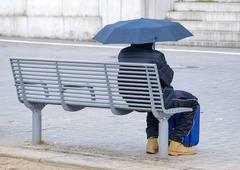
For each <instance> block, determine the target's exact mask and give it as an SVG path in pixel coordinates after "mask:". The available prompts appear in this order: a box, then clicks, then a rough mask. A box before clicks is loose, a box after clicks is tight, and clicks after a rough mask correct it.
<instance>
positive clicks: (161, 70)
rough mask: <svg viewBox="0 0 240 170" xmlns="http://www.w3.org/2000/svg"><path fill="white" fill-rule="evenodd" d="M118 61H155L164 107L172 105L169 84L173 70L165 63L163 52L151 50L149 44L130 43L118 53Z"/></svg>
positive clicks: (171, 93) (172, 90) (171, 92)
mask: <svg viewBox="0 0 240 170" xmlns="http://www.w3.org/2000/svg"><path fill="white" fill-rule="evenodd" d="M118 61H119V62H134V63H155V64H156V65H157V68H158V74H159V77H160V82H161V86H162V91H163V94H164V95H163V98H164V105H165V107H166V108H169V107H170V106H172V98H173V93H174V89H173V87H172V86H171V85H170V84H171V82H172V80H173V75H174V72H173V70H172V69H171V68H170V66H169V65H168V64H167V62H166V60H165V56H164V54H163V53H161V52H159V51H156V50H153V49H152V48H151V44H150V45H149V44H148V45H147V44H145V45H143V44H142V45H131V46H130V47H127V48H124V49H122V50H121V51H120V53H119V55H118Z"/></svg>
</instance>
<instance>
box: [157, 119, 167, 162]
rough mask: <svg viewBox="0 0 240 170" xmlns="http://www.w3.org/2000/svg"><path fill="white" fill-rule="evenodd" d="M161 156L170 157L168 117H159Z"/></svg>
mask: <svg viewBox="0 0 240 170" xmlns="http://www.w3.org/2000/svg"><path fill="white" fill-rule="evenodd" d="M158 140H159V156H160V158H167V157H168V119H166V118H163V119H159V137H158Z"/></svg>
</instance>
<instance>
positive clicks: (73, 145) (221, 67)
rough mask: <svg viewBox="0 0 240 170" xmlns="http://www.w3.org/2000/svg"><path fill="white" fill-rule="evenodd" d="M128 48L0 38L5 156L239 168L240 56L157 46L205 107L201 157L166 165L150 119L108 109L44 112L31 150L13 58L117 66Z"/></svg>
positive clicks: (117, 165)
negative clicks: (152, 144) (155, 151)
mask: <svg viewBox="0 0 240 170" xmlns="http://www.w3.org/2000/svg"><path fill="white" fill-rule="evenodd" d="M123 47H124V46H123V45H121V46H118V45H114V46H106V45H105V46H104V45H101V44H98V43H94V42H72V41H62V40H47V39H41V40H40V39H24V38H7V37H0V77H1V78H0V90H1V93H0V103H1V104H0V156H13V157H21V158H25V159H33V160H38V161H42V162H44V161H46V162H56V163H62V164H70V165H74V166H89V167H98V168H102V169H139V168H140V169H160V168H162V169H164V168H165V169H226V170H227V169H228V170H230V169H231V170H232V169H233V170H235V169H238V168H239V167H240V147H238V145H239V143H240V123H239V122H240V116H239V114H240V112H239V110H240V104H239V103H240V86H239V84H240V49H236V48H233V49H231V48H198V47H181V46H161V45H157V50H160V51H162V52H163V53H165V56H166V60H167V61H168V64H169V65H170V66H171V67H172V68H173V69H174V72H175V77H174V81H173V86H174V87H175V89H181V90H186V91H189V92H191V93H193V94H194V95H195V96H197V97H198V99H199V102H200V104H201V120H200V121H201V123H200V142H199V145H197V149H198V153H197V154H196V155H191V156H179V157H169V158H168V159H160V158H159V157H158V155H147V154H146V153H145V145H146V134H145V128H146V120H145V119H146V114H145V113H137V112H133V113H131V114H129V115H125V116H116V115H113V114H112V113H111V112H110V110H109V109H99V108H98V109H97V108H85V109H83V110H81V111H77V112H67V111H64V110H63V109H62V108H61V106H53V105H48V106H46V107H45V108H44V109H43V111H42V113H43V115H42V128H43V130H42V135H43V144H42V145H37V146H33V145H31V137H32V136H31V123H32V122H31V119H32V117H31V111H30V110H29V109H27V108H26V107H25V106H24V105H23V104H21V103H20V102H18V100H17V96H16V89H15V87H14V82H13V77H12V72H11V68H10V64H9V58H10V57H31V58H59V59H74V60H94V61H98V60H105V61H117V55H118V53H119V51H120V50H121V48H123Z"/></svg>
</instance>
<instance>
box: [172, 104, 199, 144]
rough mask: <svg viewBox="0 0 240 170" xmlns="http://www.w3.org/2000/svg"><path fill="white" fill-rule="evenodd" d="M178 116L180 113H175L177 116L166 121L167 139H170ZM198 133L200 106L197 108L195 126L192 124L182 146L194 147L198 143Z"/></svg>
mask: <svg viewBox="0 0 240 170" xmlns="http://www.w3.org/2000/svg"><path fill="white" fill-rule="evenodd" d="M182 114H184V113H182ZM179 116H180V113H177V114H175V115H173V116H171V117H170V118H169V120H168V123H169V137H170V134H171V131H172V129H173V128H174V127H175V124H176V122H177V121H178V118H179ZM199 133H200V105H199V106H198V108H197V111H196V118H195V124H194V126H193V128H192V130H191V132H190V134H189V135H188V136H187V137H186V138H185V139H184V141H183V145H185V146H187V147H191V146H196V145H197V144H198V143H199Z"/></svg>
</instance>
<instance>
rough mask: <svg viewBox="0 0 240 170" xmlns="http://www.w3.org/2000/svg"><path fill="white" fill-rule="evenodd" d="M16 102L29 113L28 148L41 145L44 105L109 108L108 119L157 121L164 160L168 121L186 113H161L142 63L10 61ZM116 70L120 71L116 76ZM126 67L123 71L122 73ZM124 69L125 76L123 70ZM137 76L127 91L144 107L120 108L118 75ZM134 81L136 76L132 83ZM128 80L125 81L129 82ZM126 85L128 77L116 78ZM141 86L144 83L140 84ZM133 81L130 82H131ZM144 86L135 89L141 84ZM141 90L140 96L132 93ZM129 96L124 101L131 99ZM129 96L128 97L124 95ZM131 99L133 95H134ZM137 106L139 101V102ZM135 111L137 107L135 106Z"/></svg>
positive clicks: (151, 67) (158, 95)
mask: <svg viewBox="0 0 240 170" xmlns="http://www.w3.org/2000/svg"><path fill="white" fill-rule="evenodd" d="M10 63H11V67H12V72H13V77H14V81H15V86H16V90H17V96H18V100H19V101H20V102H22V103H24V105H25V106H26V107H27V108H29V109H30V110H31V111H32V143H33V144H40V143H41V140H42V113H41V111H42V109H43V108H44V107H45V106H46V105H47V104H55V105H62V107H63V109H64V110H66V111H78V110H81V109H83V108H85V107H98V108H110V110H111V111H112V113H113V114H116V115H125V114H128V113H130V112H132V111H139V112H150V111H151V112H153V114H154V116H155V117H156V118H157V119H158V120H159V155H160V157H161V158H166V157H168V119H169V118H170V117H171V116H172V115H174V114H176V113H182V112H189V111H192V109H191V108H183V107H181V108H180V107H179V108H171V109H165V108H164V104H163V102H164V101H163V94H162V89H161V85H160V81H159V75H158V71H157V66H156V65H155V64H147V63H146V64H143V63H119V62H95V61H80V60H59V59H33V58H10ZM120 68H124V69H125V70H124V71H121V70H120ZM126 68H127V69H126ZM129 70H130V71H129ZM120 72H123V73H124V74H125V73H127V74H129V75H131V73H136V74H137V73H141V74H142V75H141V76H140V77H141V78H142V77H144V80H141V79H139V80H132V81H136V82H137V83H138V82H139V84H140V86H139V87H133V89H132V91H133V93H134V94H132V96H135V95H137V98H142V99H144V100H147V102H145V104H139V101H137V100H136V101H135V100H132V99H129V101H130V102H131V103H133V104H131V105H129V104H128V103H126V101H127V100H128V99H123V95H121V94H120V92H119V91H120V90H119V85H120V84H125V86H127V85H129V86H130V87H129V88H130V89H131V83H129V84H128V83H121V82H119V81H118V80H119V79H121V78H119V77H118V75H119V73H120ZM134 78H136V75H134V76H133V77H132V79H134ZM130 79H131V77H130ZM122 80H128V81H129V76H127V77H124V76H123V77H122ZM143 81H144V82H143ZM136 82H135V83H136ZM143 83H145V85H144V86H142V87H141V84H143ZM136 89H138V90H143V91H144V90H145V92H146V91H147V93H148V95H149V96H148V97H146V93H145V92H138V91H135V90H136ZM132 96H131V94H130V97H132ZM127 97H129V96H127ZM135 97H136V96H135ZM140 102H141V101H140ZM140 106H141V107H140Z"/></svg>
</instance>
